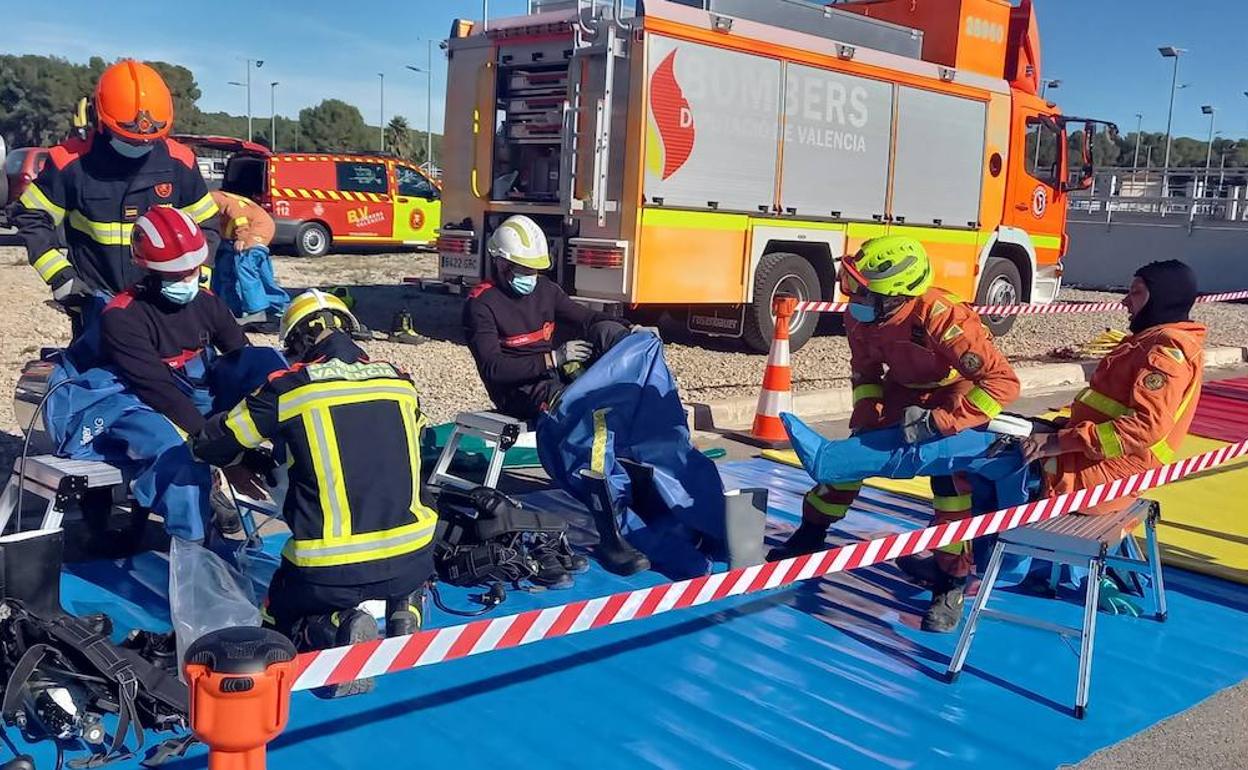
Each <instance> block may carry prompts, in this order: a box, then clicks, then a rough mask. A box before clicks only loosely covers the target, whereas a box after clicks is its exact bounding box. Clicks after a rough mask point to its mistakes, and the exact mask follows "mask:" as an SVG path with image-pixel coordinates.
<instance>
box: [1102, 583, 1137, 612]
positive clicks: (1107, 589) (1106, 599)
mask: <svg viewBox="0 0 1248 770" xmlns="http://www.w3.org/2000/svg"><path fill="white" fill-rule="evenodd" d="M1097 604H1098V605H1099V607H1100V610H1101V612H1107V613H1109V614H1110V615H1130V616H1131V617H1133V618H1138V617H1139V616H1140V612H1141V610H1140V605H1138V604H1136V603H1135V602H1134V601H1132V600H1131V599H1130V598H1129V597H1128V596H1127V594H1125V593H1123V591H1122V589H1121V588H1119V587H1118V581H1116V580H1114V579H1113V578H1111V577H1109V576H1108V575H1106V576H1104V577H1102V578H1101V594H1100V599H1099V600H1098V601H1097Z"/></svg>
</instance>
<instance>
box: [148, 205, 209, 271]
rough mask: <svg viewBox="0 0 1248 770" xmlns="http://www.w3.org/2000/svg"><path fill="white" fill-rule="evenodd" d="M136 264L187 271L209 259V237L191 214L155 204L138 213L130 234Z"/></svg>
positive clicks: (149, 267) (158, 268) (150, 268)
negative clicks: (207, 237) (138, 215)
mask: <svg viewBox="0 0 1248 770" xmlns="http://www.w3.org/2000/svg"><path fill="white" fill-rule="evenodd" d="M130 250H131V253H132V254H133V257H134V264H136V265H138V266H139V267H141V268H143V269H144V270H152V271H154V272H157V273H168V274H171V275H179V274H181V275H185V274H187V273H190V272H191V271H192V270H194V269H195V268H197V267H199V266H200V265H202V264H204V262H205V261H206V260H207V259H208V241H207V239H205V238H204V232H203V231H202V230H200V229H199V225H197V224H195V221H194V220H193V219H191V218H190V217H189V216H187V215H186V214H184V213H183V212H181V211H179V210H178V209H175V208H170V207H169V206H156V207H154V208H152V209H150V210H149V211H148V212H147V213H146V214H144V215H143V216H141V217H139V221H137V222H135V223H134V231H133V232H132V233H131V234H130Z"/></svg>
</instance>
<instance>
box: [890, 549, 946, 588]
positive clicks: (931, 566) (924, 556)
mask: <svg viewBox="0 0 1248 770" xmlns="http://www.w3.org/2000/svg"><path fill="white" fill-rule="evenodd" d="M897 569H899V570H901V571H902V572H903V573H905V575H906V577H908V578H910V580H911V581H913V582H914V583H915V584H916V585H920V586H923V587H924V588H935V587H938V586H942V585H945V584H947V583H948V582H949V575H948V574H946V573H945V572H942V571H941V569H940V567H939V566H938V565H937V564H936V557H935V556H933V555H932V554H930V553H916V554H911V555H910V556H902V557H900V558H898V559H897Z"/></svg>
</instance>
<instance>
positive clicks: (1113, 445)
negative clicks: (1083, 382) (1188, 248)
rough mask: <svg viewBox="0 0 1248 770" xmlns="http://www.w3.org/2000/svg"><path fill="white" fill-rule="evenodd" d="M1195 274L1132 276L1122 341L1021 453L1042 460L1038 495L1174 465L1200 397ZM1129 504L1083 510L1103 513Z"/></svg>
mask: <svg viewBox="0 0 1248 770" xmlns="http://www.w3.org/2000/svg"><path fill="white" fill-rule="evenodd" d="M1195 301H1196V275H1195V273H1193V272H1192V269H1191V268H1190V267H1188V266H1187V265H1185V264H1184V263H1182V262H1180V261H1178V260H1173V259H1172V260H1167V261H1165V262H1153V263H1151V264H1148V265H1145V266H1144V267H1141V268H1140V269H1139V270H1137V271H1136V273H1135V277H1134V278H1133V279H1132V282H1131V290H1130V292H1128V294H1127V296H1126V297H1124V298H1123V301H1122V304H1123V305H1125V306H1126V308H1127V311H1128V312H1129V313H1130V314H1131V336H1130V337H1127V338H1126V339H1124V340H1123V341H1122V342H1120V343H1118V346H1117V347H1115V348H1114V349H1113V350H1112V351H1110V352H1109V354H1108V355H1106V356H1105V357H1104V358H1102V359H1101V361H1100V363H1098V364H1097V366H1096V371H1095V372H1093V373H1092V377H1091V379H1090V380H1089V382H1088V387H1087V388H1084V390H1083V391H1081V392H1080V393H1079V395H1078V396H1076V397H1075V400H1074V403H1072V404H1071V405H1070V418H1069V419H1067V420H1064V421H1061V422H1059V423H1058V425H1059V428H1058V429H1057V430H1056V431H1051V432H1043V433H1033V434H1032V436H1031V437H1030V438H1028V439H1026V440H1025V441H1024V442H1023V456H1024V457H1026V458H1027V459H1028V460H1041V459H1043V460H1045V463H1044V471H1045V473H1044V480H1045V492H1044V493H1045V494H1046V495H1059V494H1063V493H1066V492H1073V491H1075V490H1077V489H1084V488H1086V487H1092V486H1095V485H1097V484H1103V483H1106V482H1109V481H1113V480H1114V479H1121V478H1125V477H1127V476H1131V475H1134V474H1136V473H1141V472H1143V471H1146V470H1148V469H1150V468H1159V467H1161V466H1162V465H1165V464H1166V463H1171V462H1174V457H1175V452H1176V451H1177V450H1178V448H1179V444H1180V443H1181V442H1182V441H1183V439H1184V437H1186V436H1187V432H1188V429H1189V428H1190V426H1191V424H1192V417H1193V416H1195V413H1196V402H1197V401H1198V400H1199V399H1200V386H1201V379H1202V377H1203V373H1204V342H1205V334H1206V329H1205V327H1204V325H1203V324H1199V323H1196V322H1194V321H1192V320H1191V318H1190V314H1191V312H1192V305H1193V304H1194V303H1195ZM1130 504H1131V499H1130V498H1123V499H1120V500H1116V501H1113V502H1110V503H1103V504H1101V505H1099V506H1097V507H1096V508H1095V509H1093V510H1091V511H1085V513H1109V512H1112V511H1116V510H1120V509H1121V508H1123V507H1126V506H1127V505H1130Z"/></svg>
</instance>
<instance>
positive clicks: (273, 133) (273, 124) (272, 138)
mask: <svg viewBox="0 0 1248 770" xmlns="http://www.w3.org/2000/svg"><path fill="white" fill-rule="evenodd" d="M277 86H278V83H277V81H276V80H274V81H273V82H272V83H269V149H270V150H272V151H273V152H277V109H276V108H275V106H274V105H276V104H277Z"/></svg>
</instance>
